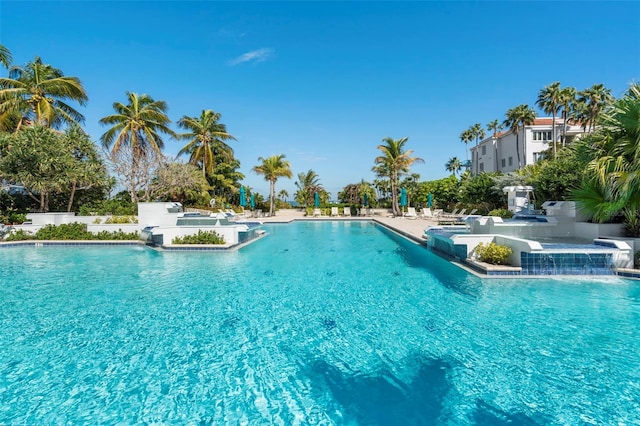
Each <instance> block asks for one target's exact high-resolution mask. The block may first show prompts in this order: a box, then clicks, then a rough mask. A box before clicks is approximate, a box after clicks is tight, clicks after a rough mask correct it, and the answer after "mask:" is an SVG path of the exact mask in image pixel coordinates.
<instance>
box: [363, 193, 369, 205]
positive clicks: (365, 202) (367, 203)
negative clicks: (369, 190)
mask: <svg viewBox="0 0 640 426" xmlns="http://www.w3.org/2000/svg"><path fill="white" fill-rule="evenodd" d="M362 204H363V205H364V206H365V207H368V206H369V197H367V194H364V197H363V202H362Z"/></svg>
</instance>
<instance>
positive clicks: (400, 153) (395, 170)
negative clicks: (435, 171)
mask: <svg viewBox="0 0 640 426" xmlns="http://www.w3.org/2000/svg"><path fill="white" fill-rule="evenodd" d="M408 140H409V138H407V137H404V138H401V139H392V138H389V137H387V138H384V139H382V141H383V142H384V145H378V149H379V150H380V151H382V155H380V156H378V157H376V158H375V160H374V161H375V164H376V165H375V166H374V167H373V169H372V170H373V171H374V172H375V173H376V174H377V175H378V176H379V177H382V176H384V177H388V178H389V182H390V184H391V206H392V210H393V214H394V215H397V216H400V215H401V214H402V212H401V210H400V206H399V205H398V191H397V190H398V183H399V182H400V177H401V176H402V175H404V174H406V173H408V172H409V168H410V167H411V165H412V164H414V163H424V160H423V159H422V158H419V157H412V156H411V154H413V150H411V149H410V150H407V151H405V150H404V145H405V144H406V143H407V141H408Z"/></svg>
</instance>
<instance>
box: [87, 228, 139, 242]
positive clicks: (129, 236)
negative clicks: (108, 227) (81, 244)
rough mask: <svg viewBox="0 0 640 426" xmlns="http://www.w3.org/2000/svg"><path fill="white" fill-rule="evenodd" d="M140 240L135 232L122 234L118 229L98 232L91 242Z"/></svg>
mask: <svg viewBox="0 0 640 426" xmlns="http://www.w3.org/2000/svg"><path fill="white" fill-rule="evenodd" d="M138 238H140V235H139V234H138V233H137V232H124V231H123V230H122V229H118V230H117V231H100V232H98V233H97V234H93V236H92V238H91V239H93V240H101V241H104V240H116V241H127V240H137V239H138Z"/></svg>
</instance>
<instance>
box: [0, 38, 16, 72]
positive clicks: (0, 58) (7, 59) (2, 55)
mask: <svg viewBox="0 0 640 426" xmlns="http://www.w3.org/2000/svg"><path fill="white" fill-rule="evenodd" d="M12 60H13V57H12V56H11V51H10V50H9V49H8V48H6V47H5V46H4V45H2V44H0V64H2V65H3V66H4V67H5V68H9V67H10V66H11V61H12Z"/></svg>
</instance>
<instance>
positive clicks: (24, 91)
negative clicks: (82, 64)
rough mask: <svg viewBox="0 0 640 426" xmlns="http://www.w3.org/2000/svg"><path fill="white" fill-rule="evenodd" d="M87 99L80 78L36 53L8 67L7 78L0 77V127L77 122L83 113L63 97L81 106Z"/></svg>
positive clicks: (56, 126)
mask: <svg viewBox="0 0 640 426" xmlns="http://www.w3.org/2000/svg"><path fill="white" fill-rule="evenodd" d="M5 57H6V53H5ZM87 100H88V97H87V94H86V92H85V90H84V87H82V83H81V82H80V79H78V78H77V77H69V76H65V75H64V74H63V73H62V71H61V70H59V69H57V68H54V67H53V66H51V65H49V64H45V63H43V62H42V59H40V57H37V56H36V58H35V59H34V60H33V61H31V62H29V63H27V64H26V65H25V66H13V67H11V68H9V76H8V78H0V127H1V128H2V129H5V130H9V128H10V127H13V129H11V130H18V129H20V127H21V126H22V125H23V124H34V123H35V124H39V125H42V126H46V127H52V128H60V127H61V126H62V125H63V124H69V125H71V124H78V123H81V122H83V121H84V117H83V115H82V114H80V113H79V112H78V111H76V110H75V109H74V108H73V107H72V106H71V105H69V104H68V103H67V101H74V102H78V103H79V104H80V105H81V106H84V105H85V103H86V102H87Z"/></svg>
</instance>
